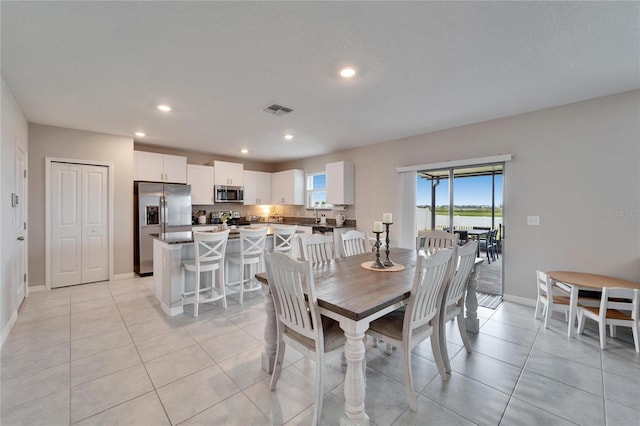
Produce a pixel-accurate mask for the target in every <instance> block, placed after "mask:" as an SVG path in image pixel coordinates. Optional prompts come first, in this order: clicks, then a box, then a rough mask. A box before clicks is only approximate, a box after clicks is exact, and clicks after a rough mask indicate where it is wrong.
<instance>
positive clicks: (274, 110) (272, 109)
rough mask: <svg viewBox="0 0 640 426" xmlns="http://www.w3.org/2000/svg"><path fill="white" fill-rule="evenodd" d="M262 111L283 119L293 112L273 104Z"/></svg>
mask: <svg viewBox="0 0 640 426" xmlns="http://www.w3.org/2000/svg"><path fill="white" fill-rule="evenodd" d="M262 111H264V112H268V113H269V114H273V115H277V116H278V117H282V116H283V115H287V114H289V113H290V112H291V111H293V110H292V109H291V108H287V107H285V106H282V105H278V104H271V105H268V106H266V107H264V108H262Z"/></svg>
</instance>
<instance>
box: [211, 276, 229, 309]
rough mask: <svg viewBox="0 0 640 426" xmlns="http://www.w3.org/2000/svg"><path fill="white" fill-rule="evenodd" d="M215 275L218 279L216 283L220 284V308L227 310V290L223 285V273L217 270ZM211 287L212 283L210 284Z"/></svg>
mask: <svg viewBox="0 0 640 426" xmlns="http://www.w3.org/2000/svg"><path fill="white" fill-rule="evenodd" d="M215 273H219V274H220V277H219V279H218V283H219V284H220V292H221V293H222V307H223V308H225V309H227V288H226V286H225V285H224V271H221V270H218V271H217V272H215ZM212 285H213V283H212Z"/></svg>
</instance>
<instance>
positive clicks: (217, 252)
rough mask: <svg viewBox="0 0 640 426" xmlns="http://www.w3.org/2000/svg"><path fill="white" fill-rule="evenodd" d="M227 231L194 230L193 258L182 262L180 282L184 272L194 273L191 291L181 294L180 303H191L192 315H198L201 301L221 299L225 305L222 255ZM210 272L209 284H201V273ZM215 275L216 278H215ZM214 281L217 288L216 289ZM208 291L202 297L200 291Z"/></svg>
mask: <svg viewBox="0 0 640 426" xmlns="http://www.w3.org/2000/svg"><path fill="white" fill-rule="evenodd" d="M228 239H229V231H228V230H226V231H220V232H194V233H193V242H194V246H195V259H194V260H193V261H191V260H188V261H183V262H182V282H185V280H184V279H185V272H186V271H189V272H194V273H195V284H194V289H193V291H185V292H184V293H183V294H182V304H183V305H189V304H193V316H194V317H197V316H198V307H199V306H200V304H201V303H210V302H215V301H216V300H222V305H223V306H224V307H225V308H226V307H227V296H226V292H225V281H224V256H225V252H226V249H227V240H228ZM204 272H210V273H211V286H209V287H206V288H203V287H202V286H201V279H202V276H201V275H202V273H204ZM216 275H217V279H216ZM216 281H217V282H218V284H219V287H220V288H219V289H216ZM206 292H208V293H209V297H202V296H201V295H200V293H206Z"/></svg>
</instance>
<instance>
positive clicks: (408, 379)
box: [367, 250, 453, 412]
mask: <svg viewBox="0 0 640 426" xmlns="http://www.w3.org/2000/svg"><path fill="white" fill-rule="evenodd" d="M452 254H453V250H439V251H438V252H437V253H435V254H434V255H433V256H430V257H429V258H427V257H426V256H425V255H424V253H419V255H418V261H417V264H416V273H415V277H414V280H413V286H412V288H411V296H410V297H409V300H408V302H407V305H406V307H405V308H404V309H398V310H395V311H393V312H391V313H389V314H387V315H385V316H383V317H381V318H378V319H376V320H374V321H372V322H371V324H370V325H369V330H367V334H368V335H371V336H373V337H375V338H379V339H382V340H384V341H385V342H388V343H390V344H392V345H395V346H397V347H402V355H403V364H404V382H405V386H406V387H407V394H408V396H409V405H410V407H411V411H414V412H416V411H418V406H417V401H416V394H415V391H414V388H413V374H412V372H411V350H412V349H413V348H414V347H415V346H417V345H418V344H420V343H421V342H423V341H424V340H426V339H427V338H428V337H430V336H431V349H432V351H433V357H434V359H435V362H436V365H437V366H438V370H439V371H440V375H441V377H442V378H443V380H447V379H448V377H447V375H446V371H445V366H444V362H443V360H442V351H441V349H440V337H439V331H438V330H439V329H440V325H439V321H440V307H441V303H442V297H443V293H444V287H443V286H445V285H446V281H447V279H448V278H449V275H448V271H449V269H450V268H449V263H450V261H451V256H452Z"/></svg>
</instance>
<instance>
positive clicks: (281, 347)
mask: <svg viewBox="0 0 640 426" xmlns="http://www.w3.org/2000/svg"><path fill="white" fill-rule="evenodd" d="M285 349H286V343H284V342H283V341H282V336H278V343H277V349H276V361H275V363H274V365H273V373H271V382H269V390H274V389H275V388H276V383H278V379H279V378H280V373H281V372H282V364H283V362H284V351H285Z"/></svg>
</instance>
